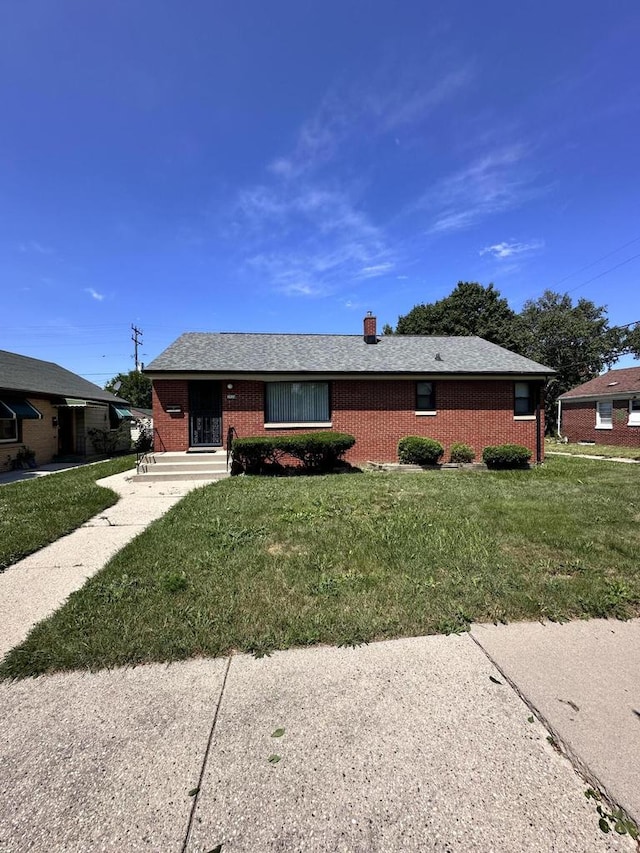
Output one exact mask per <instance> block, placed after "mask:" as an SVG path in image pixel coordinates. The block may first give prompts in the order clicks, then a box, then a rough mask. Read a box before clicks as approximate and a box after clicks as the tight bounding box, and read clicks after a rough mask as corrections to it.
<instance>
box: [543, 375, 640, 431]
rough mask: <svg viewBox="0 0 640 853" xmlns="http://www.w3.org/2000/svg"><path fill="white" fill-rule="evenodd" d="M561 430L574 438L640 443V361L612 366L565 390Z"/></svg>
mask: <svg viewBox="0 0 640 853" xmlns="http://www.w3.org/2000/svg"><path fill="white" fill-rule="evenodd" d="M558 432H559V433H560V435H562V436H563V437H566V438H567V439H568V440H569V441H572V442H576V441H588V442H593V443H594V444H614V445H615V444H617V445H620V446H623V447H640V365H638V367H625V368H622V369H619V370H610V371H609V372H608V373H604V374H603V375H602V376H597V377H596V378H595V379H591V380H590V381H589V382H585V383H584V384H583V385H578V386H577V388H572V389H571V391H567V392H566V393H565V394H562V395H561V396H560V398H559V400H558Z"/></svg>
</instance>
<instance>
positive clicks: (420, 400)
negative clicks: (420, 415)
mask: <svg viewBox="0 0 640 853" xmlns="http://www.w3.org/2000/svg"><path fill="white" fill-rule="evenodd" d="M435 410H436V385H435V382H416V412H435Z"/></svg>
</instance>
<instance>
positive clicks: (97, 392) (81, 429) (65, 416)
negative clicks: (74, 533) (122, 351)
mask: <svg viewBox="0 0 640 853" xmlns="http://www.w3.org/2000/svg"><path fill="white" fill-rule="evenodd" d="M127 407H128V403H127V402H126V401H125V400H121V399H120V398H119V397H116V396H114V395H113V394H110V393H109V392H108V391H104V390H103V389H102V388H99V387H98V386H97V385H94V384H93V382H89V381H88V380H86V379H83V378H82V377H81V376H78V375H77V374H75V373H72V372H71V371H70V370H65V368H64V367H60V365H58V364H54V363H53V362H51V361H41V360H40V359H38V358H29V357H28V356H25V355H18V354H17V353H14V352H6V351H5V350H0V471H6V470H8V469H9V468H10V467H11V465H12V463H13V461H14V460H15V459H16V457H17V455H18V452H19V451H20V449H21V448H22V447H23V446H26V447H29V448H30V449H31V450H33V451H35V454H36V456H35V458H36V462H37V463H38V464H40V465H44V464H46V463H47V462H51V460H52V459H53V457H54V456H74V457H75V456H80V457H85V456H93V455H96V451H95V449H94V447H93V445H92V443H91V439H90V437H89V435H88V430H89V429H91V428H95V429H105V430H114V431H115V430H118V429H119V427H120V425H121V424H122V423H123V421H124V420H125V419H127V418H129V417H130V415H131V413H130V411H129V409H128V408H127ZM129 445H130V438H129V437H128V431H125V430H123V448H124V446H126V447H127V448H128V447H129Z"/></svg>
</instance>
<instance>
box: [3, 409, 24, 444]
mask: <svg viewBox="0 0 640 853" xmlns="http://www.w3.org/2000/svg"><path fill="white" fill-rule="evenodd" d="M18 424H19V422H18V418H17V416H16V413H15V412H14V411H13V409H12V408H10V406H6V405H5V404H4V403H3V402H2V401H0V441H19V438H20V436H19V434H18V429H19V426H18Z"/></svg>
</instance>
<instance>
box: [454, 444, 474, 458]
mask: <svg viewBox="0 0 640 853" xmlns="http://www.w3.org/2000/svg"><path fill="white" fill-rule="evenodd" d="M475 458H476V452H475V450H474V449H473V447H469V445H468V444H461V443H460V442H456V443H455V444H452V445H451V461H452V462H473V460H474V459H475Z"/></svg>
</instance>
